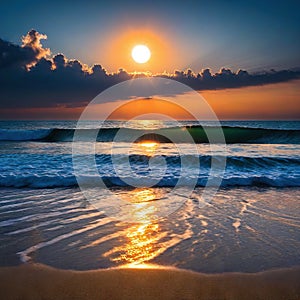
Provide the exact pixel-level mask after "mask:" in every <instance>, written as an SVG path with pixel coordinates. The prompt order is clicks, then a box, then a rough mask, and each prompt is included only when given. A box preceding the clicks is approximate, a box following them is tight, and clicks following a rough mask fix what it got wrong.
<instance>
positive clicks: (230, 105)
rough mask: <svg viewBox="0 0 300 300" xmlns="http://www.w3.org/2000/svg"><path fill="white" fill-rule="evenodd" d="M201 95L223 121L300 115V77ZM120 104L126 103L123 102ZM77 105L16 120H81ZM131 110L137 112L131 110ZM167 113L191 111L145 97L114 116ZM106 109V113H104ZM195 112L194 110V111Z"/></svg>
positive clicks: (28, 112)
mask: <svg viewBox="0 0 300 300" xmlns="http://www.w3.org/2000/svg"><path fill="white" fill-rule="evenodd" d="M200 94H201V95H202V96H203V97H204V98H205V99H206V101H207V102H208V104H209V105H210V106H211V108H212V109H213V111H214V112H215V114H216V115H217V116H218V118H219V119H221V120H243V119H245V120H247V119H248V120H251V119H257V120H258V119H262V120H264V119H267V120H268V119H269V120H284V119H299V118H300V105H299V104H300V80H297V81H291V82H286V83H279V84H270V85H264V86H253V87H245V88H238V89H225V90H215V91H201V92H200ZM183 99H184V100H182V103H181V104H182V106H183V107H184V102H185V101H189V103H190V104H191V106H192V108H193V110H194V111H196V110H197V109H198V106H197V101H199V99H195V98H194V97H193V96H192V97H190V96H189V95H185V96H184V98H183ZM120 104H122V103H121V102H120ZM191 106H190V107H191ZM111 108H112V105H111V104H110V103H109V102H108V103H103V104H101V105H100V106H99V110H98V113H97V114H95V117H96V118H97V119H101V116H102V115H106V114H107V112H111ZM82 109H83V108H81V107H77V108H63V107H56V108H34V109H19V110H18V109H15V110H14V115H15V117H16V119H77V118H78V117H79V116H80V114H81V112H82ZM131 110H132V111H133V112H131ZM153 110H154V111H155V112H156V113H160V114H164V113H165V114H166V115H168V116H170V117H173V118H177V119H188V118H190V117H189V116H188V114H186V113H185V112H183V111H182V110H180V109H178V108H174V107H173V108H172V107H171V106H170V105H165V104H162V102H161V103H159V102H158V101H157V100H143V101H140V102H139V105H138V106H136V105H134V106H131V107H130V105H127V110H126V109H125V107H123V108H122V109H120V110H118V112H115V114H114V115H112V118H114V119H128V118H132V117H134V116H135V115H138V114H144V113H148V112H149V111H151V112H153ZM103 112H104V114H103ZM9 113H11V110H2V111H1V112H0V116H2V117H3V118H4V119H5V115H9ZM192 113H193V112H192Z"/></svg>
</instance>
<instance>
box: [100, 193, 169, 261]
mask: <svg viewBox="0 0 300 300" xmlns="http://www.w3.org/2000/svg"><path fill="white" fill-rule="evenodd" d="M127 197H128V201H130V202H131V203H133V205H134V209H133V220H134V218H135V219H136V220H138V223H135V224H132V225H130V226H128V227H127V228H126V229H125V232H124V235H125V238H126V242H125V243H123V244H122V245H121V246H117V247H114V248H113V249H111V250H110V251H108V252H106V253H105V254H104V256H106V257H110V260H111V261H113V262H121V263H124V264H125V265H126V266H134V267H141V266H142V265H143V264H144V263H145V262H148V261H150V260H152V259H153V258H155V257H156V256H158V255H159V254H160V253H161V252H162V249H161V247H160V246H159V243H158V241H159V240H160V239H162V238H163V237H165V236H166V234H167V233H166V232H164V233H162V232H160V227H159V223H158V222H157V221H155V220H153V218H152V215H153V214H154V213H155V211H156V207H155V204H153V205H149V202H152V201H153V203H155V201H154V200H155V199H157V197H158V195H157V193H155V191H154V189H152V188H138V189H135V190H133V191H131V192H129V193H128V195H127Z"/></svg>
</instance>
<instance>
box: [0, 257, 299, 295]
mask: <svg viewBox="0 0 300 300" xmlns="http://www.w3.org/2000/svg"><path fill="white" fill-rule="evenodd" d="M299 278H300V266H297V267H292V268H285V269H275V270H269V271H264V272H259V273H221V274H205V273H196V272H193V271H188V270H183V269H176V268H172V267H170V268H168V267H160V266H158V267H157V268H156V267H147V268H124V267H123V268H112V269H103V270H102V269H101V270H90V271H73V270H61V269H55V268H52V267H49V266H46V265H42V264H33V263H30V264H23V265H20V266H13V267H1V268H0V290H1V295H2V297H4V299H6V300H10V299H23V300H26V299H30V300H34V299H63V300H64V299H89V300H93V299H239V300H243V299H249V300H250V299H251V300H252V299H264V300H265V299H272V300H276V299H290V300H292V299H295V300H296V299H300V281H299Z"/></svg>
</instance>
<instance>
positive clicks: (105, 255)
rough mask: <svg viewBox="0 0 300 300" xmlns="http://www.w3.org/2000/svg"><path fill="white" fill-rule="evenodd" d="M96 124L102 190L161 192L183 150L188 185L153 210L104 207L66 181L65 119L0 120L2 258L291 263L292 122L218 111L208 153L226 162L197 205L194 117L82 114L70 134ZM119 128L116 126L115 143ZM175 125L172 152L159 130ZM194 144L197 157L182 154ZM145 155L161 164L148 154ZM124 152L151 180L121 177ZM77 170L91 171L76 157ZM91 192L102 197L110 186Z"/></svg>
mask: <svg viewBox="0 0 300 300" xmlns="http://www.w3.org/2000/svg"><path fill="white" fill-rule="evenodd" d="M204 125H205V126H206V127H207V128H210V129H212V128H214V127H215V126H216V124H214V123H212V122H206V123H204ZM100 126H101V127H102V130H101V131H100V133H99V134H97V135H96V136H97V142H96V145H95V162H96V165H97V168H98V172H99V175H100V176H101V177H102V178H103V180H104V182H105V184H106V185H107V188H109V189H110V191H111V192H112V193H114V194H115V195H117V196H120V197H122V198H123V199H127V200H128V201H137V202H148V201H152V202H153V203H155V201H162V200H163V199H166V197H165V196H166V195H167V194H168V193H170V192H171V191H172V189H173V188H174V187H175V186H176V184H177V183H178V180H179V178H180V176H181V172H182V169H181V167H182V164H181V162H182V159H183V158H184V159H185V161H187V162H189V161H190V162H191V163H190V164H188V168H187V170H186V171H185V176H186V179H187V180H188V179H189V178H195V177H196V181H195V182H196V184H195V187H194V191H193V193H192V194H191V195H190V196H188V197H186V200H185V201H184V202H183V203H182V206H181V207H180V208H179V209H177V210H176V211H175V212H173V213H172V214H171V215H169V216H168V215H166V216H165V217H164V218H162V219H158V220H153V219H152V218H151V216H148V217H149V219H148V220H147V215H146V219H145V220H143V222H135V220H134V219H133V220H132V222H129V223H128V222H123V221H120V220H116V219H113V218H111V217H110V216H107V215H106V214H105V211H99V210H97V209H96V208H95V207H94V206H93V205H92V204H91V203H90V202H89V201H88V199H86V198H85V197H84V195H83V193H82V191H81V190H80V188H79V187H78V184H77V180H76V176H75V175H74V169H73V160H72V140H73V135H74V129H75V128H76V122H74V121H2V122H0V140H1V141H0V159H1V164H0V199H1V200H0V232H1V235H0V240H1V243H0V254H1V255H0V264H1V265H2V266H4V265H16V264H19V263H22V262H29V261H33V262H41V263H45V264H48V265H51V266H55V267H58V268H66V269H80V270H85V269H97V268H107V267H114V266H123V265H128V264H130V265H140V264H144V263H153V264H159V265H171V266H177V267H181V268H186V269H191V270H195V271H202V272H226V271H241V272H256V271H261V270H267V269H271V268H279V267H290V266H294V265H298V264H299V263H300V259H299V257H300V256H299V254H300V251H299V249H300V217H299V209H300V202H299V201H300V189H299V186H300V180H299V179H300V135H299V133H300V122H296V121H290V122H280V121H226V122H222V127H223V132H224V135H225V139H226V141H227V144H226V152H224V148H223V147H221V146H220V147H219V148H218V145H215V146H214V159H216V160H218V159H220V160H221V159H222V158H224V156H226V168H225V172H224V174H223V176H222V181H221V185H220V187H219V190H218V192H217V194H216V195H215V196H214V197H213V199H212V200H211V201H210V202H209V203H206V205H204V206H199V202H200V201H201V195H202V192H203V189H204V188H205V185H206V183H207V179H208V177H209V174H210V168H211V162H212V157H211V156H212V155H211V145H210V144H209V143H207V142H208V141H207V137H206V135H205V129H204V128H203V127H201V126H199V125H198V124H195V123H194V122H189V121H184V122H181V124H180V126H179V125H178V124H175V123H173V122H170V121H151V120H147V121H132V122H123V121H106V122H105V123H101V122H96V121H90V122H86V123H85V126H83V127H82V128H80V130H81V132H80V137H81V138H82V141H83V142H84V141H85V138H87V137H89V136H90V135H91V134H92V135H93V134H94V132H95V130H96V131H98V129H99V127H100ZM206 127H205V128H206ZM120 128H123V129H124V128H125V130H127V131H126V133H127V134H126V135H125V136H124V138H123V140H121V141H119V142H118V143H115V142H114V137H115V135H116V134H117V132H118V130H119V129H120ZM183 129H184V130H187V131H188V132H189V133H190V134H191V136H192V137H193V138H194V141H195V144H193V145H191V144H188V143H182V144H181V149H183V151H182V153H178V149H177V147H176V143H181V141H180V139H179V140H177V141H176V143H175V144H174V143H171V142H170V141H168V140H165V139H163V138H162V136H163V133H166V132H168V131H170V130H172V131H173V132H174V131H175V132H176V131H178V132H180V131H182V130H183ZM147 130H151V132H152V133H151V135H147ZM139 131H142V132H143V134H144V133H145V134H144V135H143V138H142V139H140V140H139V142H138V143H134V144H130V145H129V140H130V136H131V135H132V134H133V133H137V132H139ZM153 131H154V133H153ZM127 139H128V140H127ZM195 145H196V148H197V153H195V151H194V146H195ZM112 146H114V147H115V150H114V153H113V154H112V153H111V148H112ZM128 148H130V151H129V152H128ZM218 149H219V150H218ZM183 156H184V157H183ZM195 156H197V158H198V159H199V162H200V168H199V167H198V166H195V165H194V164H193V161H194V158H195ZM153 158H162V159H163V160H164V161H165V164H160V163H157V164H154V165H153V164H151V163H149V162H150V160H153ZM128 161H129V164H130V166H131V170H130V171H133V172H134V173H135V174H136V176H137V178H139V176H140V178H145V177H147V176H148V174H151V176H154V177H155V176H157V178H154V179H157V183H156V184H155V185H154V186H153V187H149V186H148V187H143V186H140V187H137V188H134V187H131V186H129V185H128V184H127V183H126V180H125V179H126V178H127V177H128V176H130V174H131V173H130V172H129V171H128ZM116 164H117V166H116ZM116 167H117V169H118V172H117V171H116ZM151 168H152V169H153V168H154V169H155V172H152V171H153V170H151ZM82 176H86V181H87V182H88V181H89V180H91V178H90V177H89V172H88V170H87V169H85V168H84V164H83V168H82ZM101 201H103V203H109V201H110V198H109V197H107V196H103V197H102V198H101ZM166 205H168V203H166Z"/></svg>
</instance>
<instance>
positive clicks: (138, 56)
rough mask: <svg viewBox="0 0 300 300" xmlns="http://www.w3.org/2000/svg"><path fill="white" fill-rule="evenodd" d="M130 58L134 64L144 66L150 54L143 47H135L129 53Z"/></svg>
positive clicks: (145, 47) (147, 49)
mask: <svg viewBox="0 0 300 300" xmlns="http://www.w3.org/2000/svg"><path fill="white" fill-rule="evenodd" d="M131 56H132V58H133V60H134V61H135V62H137V63H139V64H144V63H146V62H147V61H148V60H149V59H150V57H151V52H150V50H149V48H148V47H147V46H145V45H136V46H134V47H133V49H132V51H131Z"/></svg>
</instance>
